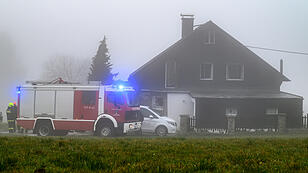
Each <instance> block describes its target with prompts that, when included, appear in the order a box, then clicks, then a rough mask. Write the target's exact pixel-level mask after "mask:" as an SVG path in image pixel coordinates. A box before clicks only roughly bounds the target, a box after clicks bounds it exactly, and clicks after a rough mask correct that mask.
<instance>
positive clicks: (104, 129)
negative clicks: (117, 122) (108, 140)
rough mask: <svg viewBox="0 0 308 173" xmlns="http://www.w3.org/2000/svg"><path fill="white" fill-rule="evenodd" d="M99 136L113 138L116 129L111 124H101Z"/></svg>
mask: <svg viewBox="0 0 308 173" xmlns="http://www.w3.org/2000/svg"><path fill="white" fill-rule="evenodd" d="M97 132H98V135H99V136H103V137H107V136H112V135H113V132H114V128H113V126H112V125H110V124H101V125H100V126H99V127H98V129H97Z"/></svg>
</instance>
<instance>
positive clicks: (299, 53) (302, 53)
mask: <svg viewBox="0 0 308 173" xmlns="http://www.w3.org/2000/svg"><path fill="white" fill-rule="evenodd" d="M246 47H249V48H254V49H262V50H268V51H275V52H284V53H291V54H298V55H308V53H306V52H296V51H288V50H281V49H271V48H264V47H256V46H247V45H246Z"/></svg>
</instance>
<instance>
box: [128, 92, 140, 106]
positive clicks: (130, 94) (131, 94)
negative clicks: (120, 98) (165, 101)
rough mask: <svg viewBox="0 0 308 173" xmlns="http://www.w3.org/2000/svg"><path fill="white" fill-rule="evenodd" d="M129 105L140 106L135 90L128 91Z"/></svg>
mask: <svg viewBox="0 0 308 173" xmlns="http://www.w3.org/2000/svg"><path fill="white" fill-rule="evenodd" d="M126 96H127V97H126V99H127V104H128V106H131V107H133V106H139V105H140V104H139V100H138V97H137V95H136V93H135V92H126Z"/></svg>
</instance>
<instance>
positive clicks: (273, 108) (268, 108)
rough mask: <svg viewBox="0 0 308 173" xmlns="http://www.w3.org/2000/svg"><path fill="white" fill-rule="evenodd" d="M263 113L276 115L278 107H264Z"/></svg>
mask: <svg viewBox="0 0 308 173" xmlns="http://www.w3.org/2000/svg"><path fill="white" fill-rule="evenodd" d="M272 110H274V111H273V112H272ZM265 114H266V115H278V114H279V108H278V107H274V106H273V107H267V108H266V109H265Z"/></svg>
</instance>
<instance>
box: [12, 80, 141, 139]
mask: <svg viewBox="0 0 308 173" xmlns="http://www.w3.org/2000/svg"><path fill="white" fill-rule="evenodd" d="M17 93H18V113H17V114H18V115H17V125H19V126H21V127H22V128H24V129H28V130H33V133H36V134H38V135H39V136H51V135H66V134H67V133H68V132H69V131H79V132H80V131H91V132H93V134H94V135H98V136H113V135H115V134H123V133H128V132H129V131H141V125H142V121H143V117H142V115H141V114H140V106H139V103H138V101H137V97H136V92H135V90H134V89H133V88H132V87H127V86H122V85H108V86H102V85H99V84H95V85H93V84H92V85H90V84H89V85H88V84H87V85H81V84H67V83H64V84H63V83H61V84H49V83H48V84H46V83H30V84H26V85H23V86H20V87H17Z"/></svg>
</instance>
